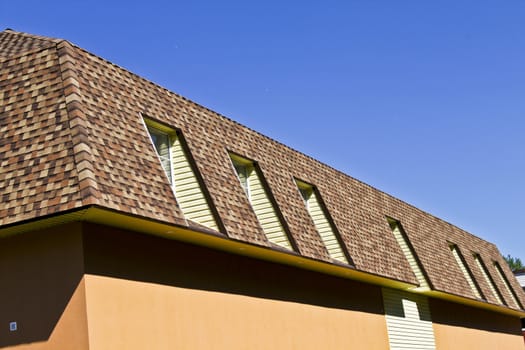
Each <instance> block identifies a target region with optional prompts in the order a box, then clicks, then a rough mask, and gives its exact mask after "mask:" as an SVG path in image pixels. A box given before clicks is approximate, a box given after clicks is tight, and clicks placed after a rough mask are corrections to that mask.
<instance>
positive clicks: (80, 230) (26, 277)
mask: <svg viewBox="0 0 525 350" xmlns="http://www.w3.org/2000/svg"><path fill="white" fill-rule="evenodd" d="M0 67H1V70H0V78H1V79H0V113H1V114H0V116H1V117H0V134H1V135H2V137H1V143H0V198H1V206H0V285H1V286H2V288H1V292H0V293H1V296H2V298H1V299H0V348H2V349H14V348H16V349H91V350H92V349H97V350H98V349H388V348H391V349H399V348H403V349H410V348H411V349H507V350H508V349H523V346H524V345H523V339H522V337H521V322H520V319H521V318H523V317H525V310H524V305H525V294H524V292H523V290H522V289H521V288H520V285H519V284H518V282H517V280H516V278H515V277H514V275H513V274H512V272H511V271H510V269H509V268H508V266H507V265H506V263H505V261H504V260H503V258H502V256H501V254H500V252H499V251H498V249H497V247H496V246H495V245H494V244H492V243H490V242H487V241H485V240H483V239H481V238H479V237H476V236H474V235H472V234H470V233H468V232H465V231H463V230H461V229H459V228H457V227H455V226H454V225H452V224H449V223H447V222H445V221H443V220H440V219H439V218H436V217H434V216H432V215H430V214H428V213H426V212H424V211H422V210H420V209H418V208H415V207H414V206H411V205H410V204H407V203H405V202H403V201H402V200H399V199H397V198H394V197H392V196H390V195H388V194H386V193H384V192H381V191H380V190H377V189H375V188H373V187H371V186H369V185H367V184H365V183H363V182H360V181H359V180H357V179H354V178H352V177H350V176H348V175H346V174H343V173H341V172H339V171H337V170H335V169H333V168H331V167H329V166H327V165H325V164H322V163H320V162H318V161H317V160H315V159H312V158H310V157H308V156H307V155H305V154H302V153H300V152H298V151H295V150H293V149H291V148H289V147H287V146H285V145H283V144H281V143H279V142H276V141H275V140H272V139H271V138H268V137H266V136H264V135H261V134H260V133H258V132H256V131H254V130H251V129H249V128H247V127H245V126H242V125H240V124H238V123H236V122H235V121H233V120H230V119H228V118H226V117H224V116H222V115H219V114H217V113H216V112H214V111H211V110H209V109H207V108H205V107H203V106H201V105H199V104H197V103H195V102H193V101H190V100H188V99H186V98H184V97H181V96H179V95H177V94H175V93H173V92H171V91H168V90H166V89H164V88H162V87H160V86H158V85H156V84H154V83H152V82H150V81H147V80H145V79H143V78H141V77H139V76H137V75H135V74H133V73H131V72H129V71H127V70H125V69H123V68H121V67H119V66H117V65H115V64H113V63H111V62H108V61H106V60H104V59H103V58H100V57H97V56H96V55H94V54H91V53H89V52H87V51H85V50H83V49H82V48H80V47H77V46H75V45H74V44H72V43H70V42H68V41H66V40H61V39H53V38H47V37H41V36H37V35H30V34H25V33H20V32H16V31H13V30H5V31H3V32H1V33H0Z"/></svg>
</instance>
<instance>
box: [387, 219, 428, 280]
mask: <svg viewBox="0 0 525 350" xmlns="http://www.w3.org/2000/svg"><path fill="white" fill-rule="evenodd" d="M387 221H388V224H389V226H390V229H391V230H392V233H393V234H394V238H395V239H396V241H397V244H399V247H400V248H401V250H402V251H403V254H404V255H405V258H406V259H407V261H408V264H409V265H410V268H411V269H412V272H413V273H414V275H415V276H416V279H417V281H418V282H419V287H420V288H424V289H430V287H429V284H428V281H427V278H426V277H425V274H424V272H423V268H422V267H421V264H420V262H419V261H418V260H417V258H416V254H415V253H414V249H413V248H412V246H411V245H410V241H409V240H408V238H407V237H406V233H405V231H404V230H403V227H402V226H401V223H400V222H399V221H397V220H394V219H391V218H387Z"/></svg>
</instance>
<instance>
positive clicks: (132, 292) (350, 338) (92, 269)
mask: <svg viewBox="0 0 525 350" xmlns="http://www.w3.org/2000/svg"><path fill="white" fill-rule="evenodd" d="M84 243H85V249H86V250H85V254H86V272H87V275H86V277H85V279H86V305H87V314H88V324H89V327H88V328H89V339H90V349H92V350H102V349H192V350H193V349H265V350H266V349H316V350H317V349H351V348H353V349H387V348H388V338H387V332H386V322H385V318H384V315H383V308H382V297H381V290H380V288H378V287H374V286H370V285H366V284H361V283H357V282H352V281H347V280H343V279H339V278H335V277H330V276H326V275H321V274H317V273H313V272H307V271H303V270H299V269H294V268H291V267H286V266H282V265H277V264H272V263H268V262H262V261H258V260H254V259H249V258H246V257H240V256H233V255H231V254H227V253H222V252H217V251H213V250H210V249H206V248H201V247H196V246H192V245H188V244H182V243H177V242H175V241H170V240H165V239H160V238H156V237H150V236H145V235H138V234H132V233H126V232H110V231H109V230H105V229H104V228H101V227H90V226H87V230H86V234H85V241H84Z"/></svg>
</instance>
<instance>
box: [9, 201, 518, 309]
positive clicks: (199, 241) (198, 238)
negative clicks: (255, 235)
mask: <svg viewBox="0 0 525 350" xmlns="http://www.w3.org/2000/svg"><path fill="white" fill-rule="evenodd" d="M71 222H89V223H95V224H101V225H105V226H110V227H115V228H119V229H125V230H130V231H134V232H140V233H143V234H150V235H155V236H159V237H163V238H166V239H172V240H177V241H181V242H185V243H190V244H195V245H199V246H204V247H208V248H211V249H216V250H221V251H226V252H229V253H232V254H237V255H243V256H247V257H251V258H255V259H260V260H265V261H269V262H273V263H278V264H284V265H288V266H293V267H297V268H300V269H305V270H310V271H315V272H320V273H323V274H327V275H332V276H337V277H341V278H346V279H351V280H355V281H360V282H364V283H369V284H373V285H377V286H381V287H386V288H393V289H398V290H405V291H410V292H413V293H416V294H422V295H427V296H429V297H433V298H438V299H443V300H448V301H452V302H456V303H460V304H464V305H469V306H472V307H476V308H480V309H485V310H489V311H494V312H498V313H502V314H507V315H512V316H517V317H522V318H523V317H525V311H520V310H515V309H510V308H508V307H505V306H500V305H495V304H490V303H487V302H484V301H481V300H473V299H469V298H465V297H461V296H457V295H453V294H450V293H445V292H440V291H435V290H429V289H428V288H418V286H416V285H413V284H410V283H407V282H403V281H399V280H394V279H391V278H386V277H383V276H379V275H375V274H372V273H368V272H364V271H359V270H356V269H354V268H352V267H349V266H344V265H339V264H333V263H329V262H325V261H321V260H317V259H313V258H308V257H305V256H301V255H299V254H297V253H294V252H291V251H287V250H285V249H273V248H269V247H264V246H258V245H254V244H251V243H247V242H243V241H239V240H235V239H232V238H229V237H226V236H224V235H222V234H219V233H215V232H213V231H209V230H204V229H199V228H193V227H192V228H188V227H183V226H179V225H174V224H169V223H165V222H160V221H156V220H152V219H149V218H144V217H139V216H134V215H131V214H127V213H122V212H118V211H115V210H111V209H107V208H103V207H98V206H89V207H84V208H79V209H77V210H72V211H68V212H64V213H59V214H56V215H53V216H48V217H43V218H39V219H35V220H30V221H27V222H22V223H18V224H12V225H8V226H5V227H1V228H0V238H3V237H8V236H11V235H15V234H21V233H24V232H29V231H34V230H41V229H44V228H49V227H53V226H58V225H62V224H67V223H71Z"/></svg>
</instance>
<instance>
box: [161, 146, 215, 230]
mask: <svg viewBox="0 0 525 350" xmlns="http://www.w3.org/2000/svg"><path fill="white" fill-rule="evenodd" d="M171 149H172V154H171V155H172V162H173V182H174V190H175V197H176V198H177V201H178V203H179V206H180V208H181V210H182V212H183V213H184V216H185V217H186V218H187V219H189V220H192V221H195V222H197V223H199V224H201V225H203V226H206V227H209V228H211V229H214V230H217V231H218V230H219V228H218V226H217V223H216V221H215V219H214V217H213V214H212V212H211V210H210V207H209V205H208V202H207V200H206V197H205V196H204V193H203V192H202V189H201V187H200V184H199V181H198V180H197V177H196V176H195V174H194V173H193V170H192V169H191V166H190V163H189V162H188V158H187V156H186V154H185V153H184V149H183V148H182V145H181V142H180V140H179V138H177V137H173V143H172V147H171Z"/></svg>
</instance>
